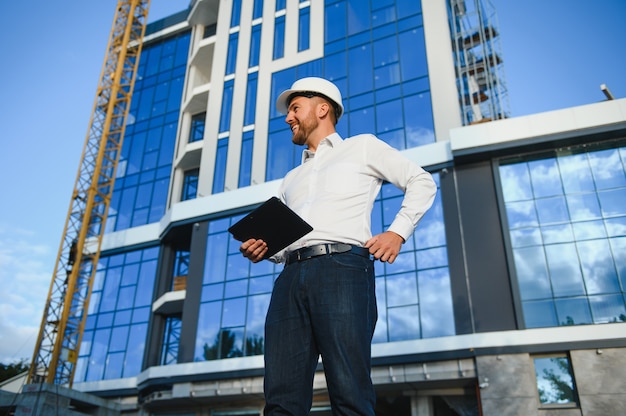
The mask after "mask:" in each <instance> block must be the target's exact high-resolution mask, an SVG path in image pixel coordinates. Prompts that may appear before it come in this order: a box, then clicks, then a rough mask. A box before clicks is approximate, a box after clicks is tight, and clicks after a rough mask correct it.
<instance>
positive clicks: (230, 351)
mask: <svg viewBox="0 0 626 416" xmlns="http://www.w3.org/2000/svg"><path fill="white" fill-rule="evenodd" d="M236 341H237V335H236V334H235V333H233V332H232V331H231V330H230V329H222V330H220V332H219V333H218V334H217V336H216V337H215V342H214V343H213V345H211V346H209V344H206V343H205V344H204V359H205V360H219V359H222V358H233V357H242V356H243V352H242V351H241V350H240V349H239V348H237V347H236V346H235V342H236Z"/></svg>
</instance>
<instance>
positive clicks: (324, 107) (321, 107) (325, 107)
mask: <svg viewBox="0 0 626 416" xmlns="http://www.w3.org/2000/svg"><path fill="white" fill-rule="evenodd" d="M329 111H330V104H328V103H327V102H326V101H322V100H320V103H319V104H318V106H317V116H318V117H319V118H324V117H326V116H328V112H329Z"/></svg>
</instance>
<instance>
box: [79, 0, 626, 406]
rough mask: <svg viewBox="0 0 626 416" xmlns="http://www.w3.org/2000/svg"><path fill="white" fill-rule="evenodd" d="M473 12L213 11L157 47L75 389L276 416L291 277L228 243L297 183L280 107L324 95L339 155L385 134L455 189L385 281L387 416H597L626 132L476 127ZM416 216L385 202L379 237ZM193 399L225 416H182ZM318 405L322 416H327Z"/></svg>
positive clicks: (208, 2)
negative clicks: (466, 72) (352, 141)
mask: <svg viewBox="0 0 626 416" xmlns="http://www.w3.org/2000/svg"><path fill="white" fill-rule="evenodd" d="M439 3H441V4H439ZM458 3H459V2H457V1H453V2H449V1H445V0H441V1H439V0H438V1H433V2H419V1H413V0H372V1H365V2H363V1H361V0H325V1H320V2H317V1H295V0H291V1H289V0H285V1H274V0H251V1H246V0H234V1H232V2H219V1H216V0H215V1H214V0H196V1H194V2H192V3H191V5H190V9H189V10H188V12H187V13H186V14H185V16H184V18H182V19H178V20H176V21H173V22H172V23H171V24H170V26H167V25H166V26H163V25H160V26H159V27H158V28H157V29H156V32H154V33H149V35H148V37H147V39H148V41H147V42H146V43H145V45H144V47H143V52H142V55H141V59H140V66H139V71H138V74H137V83H136V86H135V90H134V93H133V97H132V103H131V109H130V116H129V122H128V125H127V126H126V136H125V138H124V143H123V149H122V153H121V160H120V162H119V166H118V171H117V178H116V182H115V188H114V193H113V199H112V201H111V207H110V213H109V217H108V222H107V225H106V227H107V231H108V233H107V235H106V236H105V243H104V249H103V252H102V254H101V257H100V262H99V264H98V266H97V267H98V273H97V278H96V281H95V282H94V284H93V293H92V294H91V300H90V302H89V309H88V311H87V314H88V316H87V324H86V327H85V331H84V336H83V340H82V344H81V349H80V353H79V357H78V362H77V369H76V375H75V380H74V381H75V383H78V384H80V383H83V384H84V385H89V386H91V385H94V384H89V383H96V384H97V383H103V384H97V385H98V386H104V387H96V388H93V391H96V392H104V393H103V394H109V393H106V392H107V391H112V390H115V391H117V390H119V389H118V386H116V385H114V383H117V382H119V381H120V380H123V381H124V383H126V384H124V385H125V386H127V390H128V392H130V393H127V395H128V396H132V395H133V394H135V395H137V397H139V398H140V399H138V403H139V402H140V404H138V405H137V406H138V407H141V406H148V407H147V408H148V412H149V414H155V415H156V414H174V413H175V412H182V411H187V410H189V409H195V410H197V411H198V412H200V413H201V414H205V413H206V412H208V411H209V410H206V409H210V411H211V412H213V413H210V414H259V413H258V411H256V410H254V409H256V408H257V407H258V403H257V404H251V403H256V402H255V400H257V402H258V400H259V397H261V396H260V395H261V392H260V391H258V390H254V388H255V387H254V385H255V384H254V383H257V382H258V379H257V378H259V377H261V378H262V374H263V369H262V358H261V356H262V354H263V348H264V320H265V313H266V311H267V307H268V305H269V299H270V295H271V292H272V287H273V283H274V280H275V279H276V278H277V276H278V274H279V273H280V271H281V270H282V267H283V266H282V265H279V264H278V265H277V264H273V263H270V262H261V263H258V264H252V263H250V262H249V261H248V260H247V259H245V258H243V256H241V253H240V252H239V245H240V243H239V242H237V241H236V240H234V239H233V238H232V236H231V235H230V233H229V232H228V227H229V226H230V225H232V224H234V223H235V222H236V221H238V220H239V219H240V218H242V217H243V216H244V215H245V214H246V213H247V212H249V211H250V210H251V209H252V208H254V207H255V206H257V205H258V204H259V203H261V202H262V201H263V200H265V199H267V198H268V197H270V196H272V195H273V194H274V193H275V192H276V191H277V189H278V185H279V183H280V180H281V179H282V178H283V177H284V176H285V174H286V173H287V172H289V171H290V170H291V169H293V168H294V167H296V166H297V165H299V164H300V160H301V151H302V149H301V148H298V147H296V146H294V145H293V144H292V143H291V140H290V138H291V132H290V130H289V128H288V125H287V124H286V123H285V122H284V115H281V114H279V113H278V112H277V111H276V110H275V108H274V102H275V100H276V97H277V96H278V94H279V93H280V92H281V91H283V90H284V89H286V88H289V87H290V85H291V84H292V83H293V82H294V81H295V80H296V79H298V78H301V77H306V76H322V77H325V78H327V79H330V80H332V81H333V82H334V83H336V84H337V85H338V87H339V88H340V90H341V92H342V95H343V99H344V102H343V104H344V106H345V114H344V116H343V117H342V119H341V120H340V121H339V124H338V125H337V129H338V132H339V134H340V135H342V136H343V137H350V136H354V135H357V134H360V133H373V134H375V135H376V136H378V137H379V138H380V139H382V140H384V141H385V142H387V143H388V144H390V145H391V146H393V147H395V148H397V149H399V150H401V151H402V152H403V153H404V154H405V155H406V156H407V157H409V158H410V159H412V160H414V161H415V162H416V163H418V164H420V165H422V166H424V167H425V168H426V169H427V170H429V171H430V172H431V173H432V174H433V178H434V179H435V181H436V183H437V186H438V193H437V196H436V199H435V202H434V204H433V206H432V208H431V209H430V210H429V211H428V212H427V214H426V215H425V217H424V218H423V219H422V220H421V222H420V224H419V225H418V227H417V229H416V232H415V233H414V234H413V236H412V237H411V238H409V239H408V241H406V243H405V244H404V245H403V247H402V251H401V253H400V255H399V256H398V258H397V259H396V261H395V262H394V263H393V264H385V263H380V262H377V263H376V266H375V270H376V293H377V304H378V322H377V326H376V330H375V334H374V339H373V347H372V351H373V366H374V369H373V374H372V378H373V380H374V383H375V385H376V386H377V389H379V391H378V393H379V402H381V403H383V404H385V405H386V406H388V409H391V410H388V411H383V410H381V414H389V415H394V416H399V415H405V414H406V415H414V414H417V413H411V412H412V411H411V409H416V408H420V406H426V407H428V406H430V409H431V410H432V412H431V413H425V414H428V415H434V414H450V415H457V414H458V415H461V414H479V413H471V412H473V411H474V409H478V407H482V411H483V412H484V413H481V414H485V415H487V414H494V415H495V414H504V413H499V412H500V411H502V407H497V405H495V404H493V403H499V405H502V406H503V405H504V404H503V402H498V401H497V400H496V399H493V401H491V402H490V401H489V400H485V399H484V398H485V397H489V394H490V391H489V390H486V388H487V387H485V386H488V385H489V383H493V384H496V383H502V384H497V385H498V386H500V387H501V388H502V389H504V390H502V391H503V397H504V398H505V399H506V398H511V397H516V398H518V399H519V400H520V401H521V400H523V401H524V403H527V405H528V406H530V407H531V408H532V409H534V410H536V409H539V408H541V409H549V408H550V406H557V407H558V406H561V407H563V406H565V407H571V408H576V409H580V408H582V406H583V404H581V403H583V402H584V400H583V398H584V397H586V396H585V392H586V391H587V393H588V392H589V391H590V390H589V389H591V387H589V386H585V384H584V383H581V382H580V381H581V380H580V379H577V378H576V376H577V373H580V371H583V370H582V369H583V363H585V362H593V360H596V359H599V358H598V357H600V353H598V354H595V353H594V354H591V357H590V356H582V355H581V354H583V353H582V352H580V351H581V350H582V349H584V348H586V349H590V350H593V349H598V350H600V349H601V348H604V349H607V348H611V347H612V348H618V351H619V352H618V353H615V355H611V357H612V358H613V359H614V360H617V361H616V362H624V363H625V365H626V359H623V358H615V357H616V356H617V357H619V356H620V355H619V354H623V351H624V350H625V349H624V348H626V345H622V344H623V341H619V339H623V338H624V337H623V333H622V337H616V336H615V335H614V334H615V332H614V331H605V330H604V328H606V327H609V326H610V325H613V326H612V327H610V328H616V329H617V330H619V331H625V330H626V327H624V326H623V325H626V324H624V323H625V322H626V254H624V253H626V204H625V203H624V201H626V147H625V143H626V142H625V141H624V140H625V139H624V137H625V135H624V134H623V131H626V130H624V129H623V130H620V128H621V127H620V128H617V127H606V126H604V125H601V126H600V127H597V126H596V125H594V124H593V122H590V124H589V126H588V127H587V128H586V129H582V128H579V129H574V128H572V129H570V130H567V131H564V132H558V134H557V133H554V132H548V133H545V134H544V133H541V132H539V133H534V132H531V133H532V134H531V133H528V137H522V138H520V137H519V136H520V134H522V133H519V130H520V128H519V126H520V125H521V124H523V123H520V124H519V125H518V124H515V125H514V124H513V122H515V120H506V119H505V120H499V121H497V122H494V124H495V123H500V124H497V126H502V127H494V128H493V129H490V127H489V126H488V124H489V123H484V124H483V125H472V126H463V125H462V123H463V121H462V117H461V115H460V113H461V110H460V100H462V99H463V97H461V98H459V96H458V94H457V93H456V90H455V88H456V79H455V73H454V71H455V70H454V65H453V63H452V56H453V49H452V46H451V45H450V39H449V38H445V39H444V38H441V37H440V36H438V35H440V34H441V32H436V28H437V25H439V27H444V28H445V30H446V31H447V33H449V30H450V28H449V26H448V25H449V17H448V15H447V13H448V12H449V11H450V10H451V7H453V6H454V7H456V6H458ZM438 4H439V6H442V7H438V6H437V5H438ZM455 5H456V6H455ZM185 17H186V18H185ZM429 22H430V25H429V24H428V23H429ZM432 22H435V23H432ZM446 48H447V49H446ZM434 51H437V52H434ZM441 51H443V52H441ZM446 54H447V56H448V58H449V59H450V61H449V62H448V61H447V60H446V59H447V58H445V57H443V58H442V56H444V55H446ZM444 58H445V59H444ZM433 68H436V69H433ZM448 70H449V72H448V75H449V77H448V78H447V80H448V81H449V85H451V86H452V89H453V90H455V95H453V96H452V97H451V98H450V96H447V97H448V98H446V95H445V93H446V88H443V87H442V85H443V86H445V85H447V84H445V82H443V81H442V79H444V80H445V79H446V78H445V77H444V78H442V76H443V75H445V73H446V71H448ZM442 74H443V75H442ZM448 90H449V89H448ZM594 111H595V110H594ZM597 111H598V114H604V113H602V111H604V110H602V109H600V110H597ZM609 113H610V112H609ZM554 117H555V120H558V121H563V120H565V122H562V123H561V124H564V125H565V124H567V120H569V119H570V117H569V114H567V115H565V116H563V115H561V114H555V115H554ZM559 117H560V118H559ZM455 120H456V121H455ZM509 122H511V123H510V124H509ZM622 123H623V122H622ZM527 124H529V125H530V124H532V123H531V122H528V123H527ZM554 124H557V123H556V122H555V123H554ZM608 124H610V123H608ZM608 124H607V125H608ZM612 125H613V126H614V125H615V123H613V124H612ZM441 126H444V127H443V128H442V127H441ZM611 129H613V130H611ZM522 130H523V129H522ZM583 130H584V131H583ZM596 130H597V131H596ZM607 131H608V133H607ZM494 132H495V133H494ZM481 140H482V141H481ZM402 196H403V195H402V192H401V191H400V190H398V189H396V188H395V187H393V186H392V185H390V184H384V185H383V187H382V189H381V192H380V194H379V195H378V198H377V199H376V201H375V204H374V209H373V212H372V232H373V233H374V234H377V233H380V232H382V231H384V230H385V229H386V228H387V227H388V226H389V224H390V223H391V222H392V220H393V217H394V215H395V213H396V212H397V211H398V209H399V207H400V204H401V201H402ZM583 326H584V327H583ZM545 330H549V331H550V332H545ZM619 331H618V332H619ZM624 333H626V332H624ZM590 334H592V335H590ZM611 334H613V335H611ZM621 347H624V348H621ZM620 348H621V349H620ZM605 356H606V355H605ZM498 357H499V358H498ZM503 357H504V358H503ZM585 360H591V361H585ZM498 363H500V364H498ZM498 365H503V366H505V367H506V368H507V370H503V369H502V367H498ZM598 365H599V366H600V367H601V365H600V364H598ZM511 368H514V369H515V371H516V372H517V373H516V374H518V373H519V374H520V377H519V378H520V379H523V380H532V382H531V384H532V383H534V381H535V380H536V383H537V385H536V386H534V385H532V386H531V392H530V393H529V390H524V389H522V390H523V394H522V393H519V391H517V390H516V388H517V387H518V386H517V385H515V386H513V385H512V384H507V382H506V380H504V379H500V378H498V377H499V375H500V374H508V373H507V371H509V370H508V369H511ZM496 369H497V371H496ZM609 371H610V370H609V369H608V368H607V370H606V373H607V374H608V373H609ZM600 372H601V370H598V374H600ZM602 374H604V373H602ZM255 377H256V378H255ZM487 379H489V380H491V381H489V382H487V381H485V380H487ZM129 380H130V381H129ZM550 380H557V381H559V380H560V381H561V383H560V384H559V385H558V386H556V387H555V386H554V385H553V386H549V385H548V384H546V383H549V381H550ZM107 382H109V383H111V384H106V383H107ZM133 383H134V384H133ZM194 383H199V384H198V386H199V387H198V390H197V391H195V392H196V394H197V395H203V394H204V395H208V396H207V401H206V402H202V401H201V400H200V399H197V397H196V399H194V400H198V401H197V402H193V403H192V404H190V405H189V407H185V406H183V407H181V408H177V407H175V406H174V405H175V404H176V403H179V402H176V400H175V397H174V396H175V394H182V395H183V396H184V397H185V398H189V397H193V396H192V395H191V393H190V391H191V390H193V388H194V386H195V385H196V384H194ZM202 383H206V384H202ZM211 383H213V384H211ZM220 383H221V384H220ZM229 383H231V384H232V386H234V387H232V388H231V387H228V388H227V387H224V386H226V385H228V386H231V384H229ZM237 383H240V384H237ZM246 383H249V384H246ZM214 385H218V386H219V387H215V388H214ZM107 386H108V387H107ZM181 386H182V387H181ZM527 387H528V386H526V388H527ZM229 388H231V390H228V389H229ZM324 388H325V385H323V386H322V387H320V388H319V391H320V392H324ZM189 389H190V391H187V390H189ZM585 389H587V390H585ZM122 390H123V389H122ZM418 390H419V391H420V394H418V393H417V391H418ZM181 391H182V392H183V393H181ZM226 391H228V392H230V393H225V392H226ZM235 391H236V392H235ZM137 392H138V393H137ZM162 392H166V393H163V395H162V396H158V397H156V396H155V395H156V394H157V393H159V394H161V393H162ZM429 392H430V393H429ZM431 393H432V394H431ZM110 394H113V393H110ZM119 394H120V395H121V396H124V394H122V393H119ZM125 394H126V393H125ZM320 394H321V396H320V397H317V396H316V399H315V400H316V404H315V406H316V407H315V409H314V410H315V411H317V412H318V414H320V415H325V414H330V413H329V410H328V409H329V407H328V406H329V405H328V402H327V401H325V399H324V397H322V396H323V393H320ZM588 394H589V395H591V394H590V393H588ZM185 395H186V396H185ZM121 396H120V397H121ZM183 396H180V397H183ZM209 396H210V397H209ZM218 396H220V397H221V399H219V398H218ZM518 396H519V397H518ZM481 397H482V398H481ZM620 397H623V395H622V396H620ZM425 398H426V399H425ZM151 400H152V401H154V403H160V402H159V401H158V400H163V402H162V403H164V404H165V407H163V409H160V408H158V406H155V407H152V408H150V407H149V406H150V403H151ZM167 400H171V402H168V401H167ZM220 400H223V401H221V402H220ZM240 400H243V401H241V403H245V405H241V408H239V407H237V406H235V407H237V408H232V410H229V411H231V413H227V412H226V411H225V410H224V406H226V404H228V406H231V405H232V404H233V403H239V401H240ZM246 400H247V401H246ZM424 400H427V402H424ZM503 400H504V399H503ZM531 402H532V403H531ZM168 403H169V404H172V406H173V407H171V408H168V407H167V405H168ZM212 403H220V404H221V405H222V407H221V408H220V407H219V406H218V407H216V408H213V407H211V406H212ZM528 403H530V404H528ZM479 404H480V406H479ZM202 406H205V407H202ZM246 406H247V407H246ZM255 406H257V407H255ZM490 406H496V407H495V408H490ZM201 408H202V409H204V410H198V409H201ZM250 408H252V410H250ZM172 409H174V410H172ZM181 409H182V410H181ZM229 409H230V408H229ZM462 409H471V410H467V411H469V412H470V413H463V412H464V411H463V410H462ZM494 409H495V410H494ZM534 410H533V411H534ZM167 411H170V413H164V412H167ZM444 411H448V412H454V413H437V412H444ZM476 411H478V410H476ZM172 412H173V413H172ZM202 412H205V413H202ZM219 412H223V413H219ZM224 412H226V413H224ZM232 412H235V413H232ZM237 412H239V413H237ZM246 412H248V413H246ZM187 413H189V414H196V413H193V410H189V412H187ZM176 414H179V413H176ZM206 414H208V413H206ZM420 414H421V413H420ZM520 414H522V413H520ZM523 414H535V413H532V412H529V413H523Z"/></svg>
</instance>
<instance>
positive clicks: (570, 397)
mask: <svg viewBox="0 0 626 416" xmlns="http://www.w3.org/2000/svg"><path fill="white" fill-rule="evenodd" d="M533 364H534V367H535V377H536V380H537V392H538V393H539V402H540V403H541V405H546V406H550V405H564V404H572V405H575V404H576V402H577V396H576V389H575V384H574V377H573V372H572V367H571V364H570V360H569V358H568V357H567V356H566V355H565V354H563V355H555V356H549V357H535V358H533Z"/></svg>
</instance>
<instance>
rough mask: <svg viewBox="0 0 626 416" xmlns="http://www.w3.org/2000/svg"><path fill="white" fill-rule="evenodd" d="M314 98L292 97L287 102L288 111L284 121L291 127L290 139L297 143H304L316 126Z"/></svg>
mask: <svg viewBox="0 0 626 416" xmlns="http://www.w3.org/2000/svg"><path fill="white" fill-rule="evenodd" d="M315 103H316V98H315V97H314V98H307V97H294V98H293V99H292V100H291V102H290V103H289V111H288V113H287V117H285V122H286V123H287V124H289V126H290V127H291V133H292V135H293V136H292V137H291V141H292V142H293V143H294V144H297V145H300V146H302V145H305V144H306V143H307V139H308V138H309V135H310V134H311V133H312V132H313V131H314V130H315V129H316V128H317V126H318V121H317V117H316V116H315Z"/></svg>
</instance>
